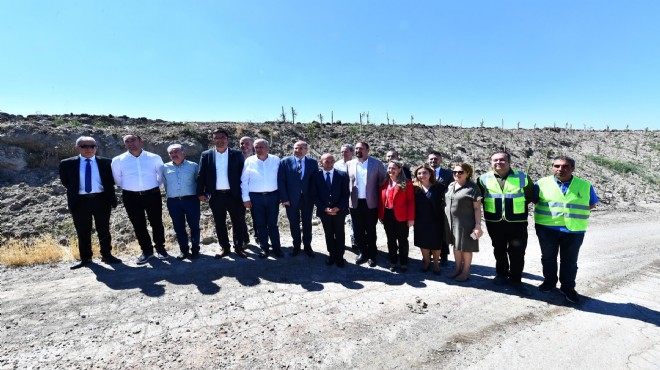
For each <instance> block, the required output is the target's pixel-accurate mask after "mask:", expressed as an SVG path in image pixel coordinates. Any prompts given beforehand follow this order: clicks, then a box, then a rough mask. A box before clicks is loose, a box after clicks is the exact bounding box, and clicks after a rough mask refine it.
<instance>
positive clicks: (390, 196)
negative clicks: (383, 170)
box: [378, 160, 415, 272]
mask: <svg viewBox="0 0 660 370" xmlns="http://www.w3.org/2000/svg"><path fill="white" fill-rule="evenodd" d="M402 169H403V162H401V161H398V160H391V161H389V162H388V163H387V174H388V175H389V176H388V177H387V178H386V179H385V181H384V182H383V185H382V186H381V188H380V202H379V206H378V218H379V219H380V221H381V222H382V223H383V226H384V228H385V234H386V235H387V251H388V254H389V257H390V271H392V272H394V271H396V264H397V262H399V263H400V264H401V272H406V271H408V250H409V246H408V230H409V228H410V227H412V226H413V225H414V224H415V188H414V187H413V184H412V181H410V179H407V178H406V176H405V175H404V174H403V171H402ZM397 252H398V256H397Z"/></svg>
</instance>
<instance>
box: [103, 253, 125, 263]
mask: <svg viewBox="0 0 660 370" xmlns="http://www.w3.org/2000/svg"><path fill="white" fill-rule="evenodd" d="M101 262H103V263H121V260H120V259H119V258H117V257H115V256H113V255H111V254H109V255H107V256H103V257H101Z"/></svg>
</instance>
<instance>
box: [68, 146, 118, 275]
mask: <svg viewBox="0 0 660 370" xmlns="http://www.w3.org/2000/svg"><path fill="white" fill-rule="evenodd" d="M75 148H76V150H77V151H78V153H80V155H78V156H75V157H71V158H67V159H65V160H63V161H61V162H60V180H61V181H62V185H64V187H66V196H67V204H68V207H69V211H71V215H72V216H73V225H74V226H75V228H76V234H77V235H78V250H79V252H80V261H78V262H77V263H76V264H75V265H73V266H71V269H72V270H74V269H78V268H81V267H83V266H85V265H87V264H89V263H90V262H91V261H92V218H93V219H94V224H95V226H96V233H97V235H98V237H99V244H100V247H101V261H102V262H105V263H119V262H121V260H120V259H118V258H117V257H114V256H113V255H112V253H111V251H112V244H111V242H112V238H111V236H110V212H111V210H112V208H115V207H117V197H116V196H115V187H114V185H115V181H114V179H113V178H112V169H111V168H110V162H111V160H110V159H109V158H103V157H97V156H96V140H94V138H92V137H89V136H81V137H79V138H78V140H76V146H75Z"/></svg>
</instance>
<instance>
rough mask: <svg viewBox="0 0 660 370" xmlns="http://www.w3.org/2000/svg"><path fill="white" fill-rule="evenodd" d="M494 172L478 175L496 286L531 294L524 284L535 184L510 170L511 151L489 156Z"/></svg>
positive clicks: (524, 175) (522, 173) (518, 172)
mask: <svg viewBox="0 0 660 370" xmlns="http://www.w3.org/2000/svg"><path fill="white" fill-rule="evenodd" d="M490 164H491V166H492V168H493V171H490V172H488V173H486V174H483V175H481V176H479V180H478V181H477V183H478V184H479V188H480V189H481V193H482V194H483V195H484V200H483V204H484V219H485V220H486V229H488V235H490V239H491V241H492V243H493V254H494V255H495V269H496V271H497V275H496V276H495V279H494V280H493V281H494V283H495V284H496V285H502V284H504V283H509V284H510V285H511V286H512V287H513V288H514V289H516V290H517V291H518V292H519V293H521V294H524V295H530V294H531V292H530V291H529V289H528V288H527V287H526V286H525V285H524V284H523V283H522V281H521V278H522V273H523V267H524V266H525V249H526V248H527V205H528V204H529V203H530V202H532V200H533V198H534V183H533V182H532V180H530V178H529V176H527V174H525V173H524V172H522V171H514V170H513V169H511V156H510V155H509V153H507V152H504V151H499V152H496V153H494V154H493V155H492V156H491V157H490Z"/></svg>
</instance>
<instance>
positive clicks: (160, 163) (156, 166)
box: [154, 155, 163, 187]
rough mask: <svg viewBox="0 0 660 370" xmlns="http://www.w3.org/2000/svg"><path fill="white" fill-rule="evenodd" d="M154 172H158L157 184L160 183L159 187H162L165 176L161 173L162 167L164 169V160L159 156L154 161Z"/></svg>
mask: <svg viewBox="0 0 660 370" xmlns="http://www.w3.org/2000/svg"><path fill="white" fill-rule="evenodd" d="M154 162H155V163H154V170H155V172H156V182H158V186H159V187H160V186H161V185H163V174H162V172H161V170H160V169H161V167H163V158H161V157H160V156H159V155H156V158H155V160H154Z"/></svg>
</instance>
